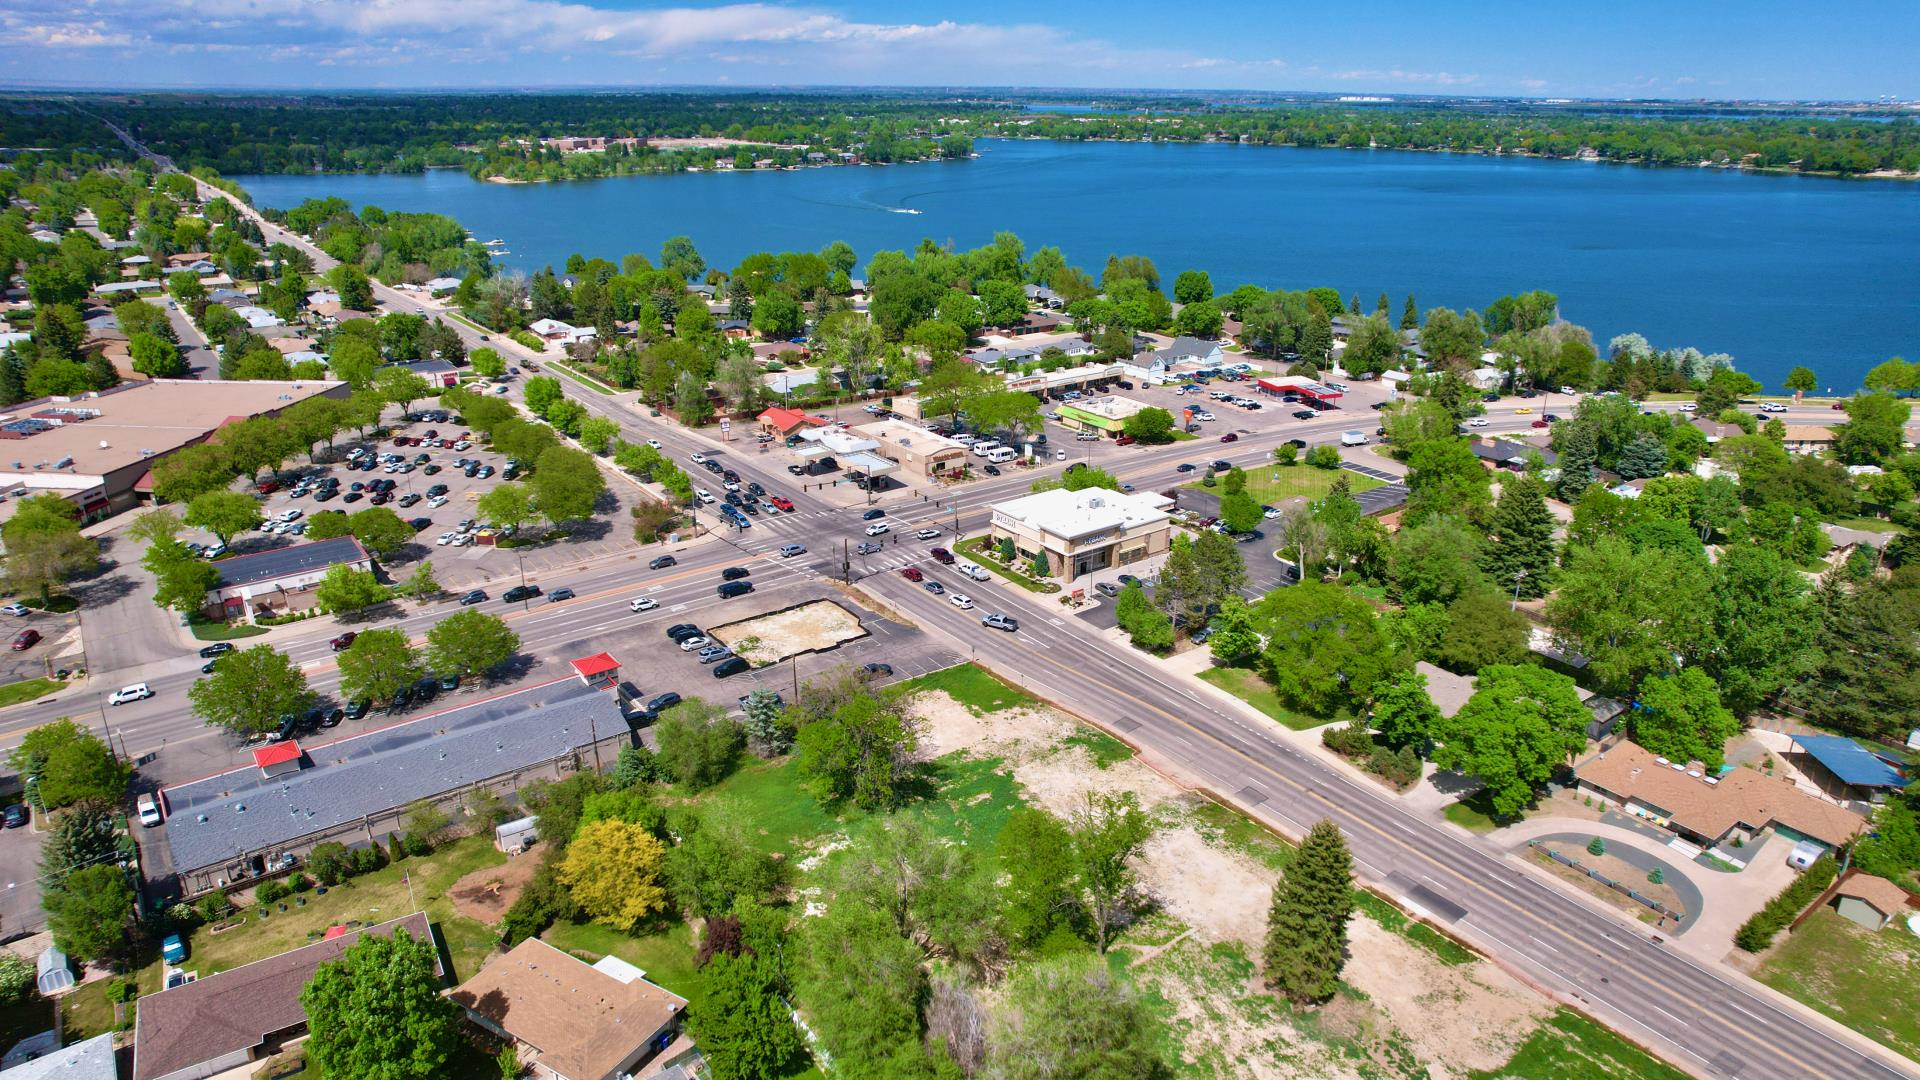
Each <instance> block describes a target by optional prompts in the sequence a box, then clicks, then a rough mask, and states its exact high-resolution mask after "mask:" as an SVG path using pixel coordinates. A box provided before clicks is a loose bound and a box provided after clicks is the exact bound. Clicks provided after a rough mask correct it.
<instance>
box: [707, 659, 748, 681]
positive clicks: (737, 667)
mask: <svg viewBox="0 0 1920 1080" xmlns="http://www.w3.org/2000/svg"><path fill="white" fill-rule="evenodd" d="M752 668H753V665H752V664H749V663H747V662H746V660H745V659H743V658H741V657H738V656H729V657H727V658H726V659H725V660H722V661H720V662H719V663H717V664H715V665H713V677H714V678H716V679H725V678H729V677H731V676H734V675H738V674H740V673H742V672H745V671H750V670H752Z"/></svg>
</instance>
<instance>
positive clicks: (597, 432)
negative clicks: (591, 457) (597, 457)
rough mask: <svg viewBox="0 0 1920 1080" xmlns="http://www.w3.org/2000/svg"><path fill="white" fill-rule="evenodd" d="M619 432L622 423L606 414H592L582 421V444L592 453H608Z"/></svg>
mask: <svg viewBox="0 0 1920 1080" xmlns="http://www.w3.org/2000/svg"><path fill="white" fill-rule="evenodd" d="M619 434H620V425H619V424H618V423H616V422H614V421H612V420H609V419H607V418H606V417H604V416H590V417H588V418H587V419H585V420H583V421H581V423H580V445H581V446H584V447H586V448H587V450H588V452H590V453H594V454H605V453H607V452H608V451H610V450H611V449H612V447H613V440H614V437H615V436H617V435H619Z"/></svg>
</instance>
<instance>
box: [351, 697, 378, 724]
mask: <svg viewBox="0 0 1920 1080" xmlns="http://www.w3.org/2000/svg"><path fill="white" fill-rule="evenodd" d="M372 708H373V699H372V698H360V699H359V700H357V701H350V702H348V703H347V719H349V720H358V719H360V718H361V717H363V716H365V715H367V712H368V710H370V709H372Z"/></svg>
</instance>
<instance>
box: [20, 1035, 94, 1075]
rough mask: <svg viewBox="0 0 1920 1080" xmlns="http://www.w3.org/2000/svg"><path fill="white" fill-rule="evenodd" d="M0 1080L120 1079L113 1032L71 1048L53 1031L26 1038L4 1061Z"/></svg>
mask: <svg viewBox="0 0 1920 1080" xmlns="http://www.w3.org/2000/svg"><path fill="white" fill-rule="evenodd" d="M0 1080H120V1072H119V1069H118V1068H117V1067H116V1064H115V1061H114V1054H113V1032H111V1031H109V1032H107V1033H106V1034H105V1035H95V1036H94V1037H93V1038H91V1039H86V1040H84V1041H81V1042H77V1043H74V1044H72V1045H71V1046H61V1045H60V1036H59V1033H57V1032H52V1031H47V1032H43V1033H41V1034H39V1035H36V1036H34V1037H32V1038H30V1039H22V1040H21V1041H20V1042H18V1043H16V1044H14V1047H13V1049H11V1050H9V1051H7V1056H6V1058H5V1059H4V1060H0Z"/></svg>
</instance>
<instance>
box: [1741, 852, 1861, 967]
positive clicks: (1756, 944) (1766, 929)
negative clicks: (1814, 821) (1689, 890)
mask: <svg viewBox="0 0 1920 1080" xmlns="http://www.w3.org/2000/svg"><path fill="white" fill-rule="evenodd" d="M1839 872H1840V868H1839V866H1838V865H1837V864H1836V863H1835V862H1834V861H1833V856H1832V855H1822V856H1820V858H1818V859H1816V860H1814V863H1813V865H1812V866H1809V867H1807V869H1806V872H1805V873H1803V874H1801V875H1800V876H1799V877H1797V878H1794V879H1793V882H1792V883H1791V884H1789V885H1788V886H1787V887H1786V888H1784V889H1782V890H1780V893H1779V895H1778V896H1775V897H1774V898H1773V899H1771V900H1769V901H1767V906H1766V907H1763V908H1761V909H1760V910H1759V911H1757V912H1755V913H1754V915H1753V917H1752V918H1750V919H1748V920H1747V921H1746V922H1744V923H1742V924H1741V925H1740V929H1739V930H1738V931H1736V932H1735V933H1734V935H1733V943H1734V944H1735V945H1738V946H1740V947H1741V948H1742V949H1745V950H1746V951H1747V952H1753V953H1757V952H1759V951H1761V950H1762V949H1765V948H1766V947H1767V946H1768V945H1771V944H1773V938H1774V935H1776V934H1778V933H1779V932H1780V931H1782V930H1784V929H1786V926H1787V924H1788V923H1790V922H1792V921H1793V919H1794V916H1796V915H1798V914H1800V913H1801V912H1802V911H1804V910H1806V907H1807V905H1808V904H1811V903H1813V902H1814V900H1815V899H1817V898H1818V897H1819V896H1820V894H1821V893H1823V892H1825V891H1827V886H1829V885H1831V884H1833V879H1834V876H1835V875H1836V874H1838V873H1839Z"/></svg>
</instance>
